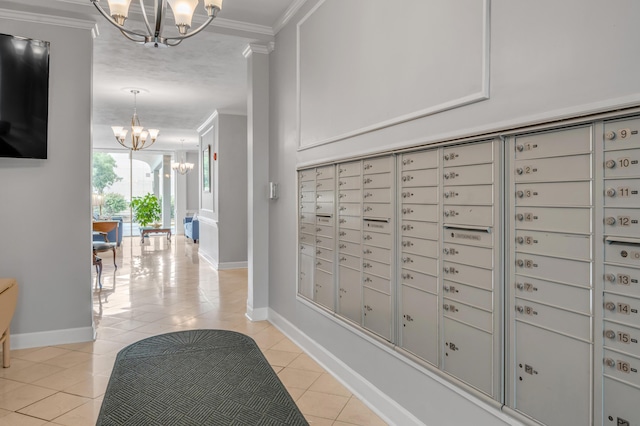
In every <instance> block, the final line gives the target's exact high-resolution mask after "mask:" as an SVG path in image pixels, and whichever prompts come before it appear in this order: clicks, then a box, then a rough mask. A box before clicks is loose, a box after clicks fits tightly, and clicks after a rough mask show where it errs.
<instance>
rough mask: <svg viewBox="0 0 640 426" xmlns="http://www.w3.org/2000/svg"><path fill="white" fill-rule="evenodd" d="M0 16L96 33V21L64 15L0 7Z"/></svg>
mask: <svg viewBox="0 0 640 426" xmlns="http://www.w3.org/2000/svg"><path fill="white" fill-rule="evenodd" d="M0 18H2V19H11V20H14V21H23V22H35V23H37V24H48V25H57V26H60V27H68V28H79V29H82V30H90V31H91V32H92V33H93V34H96V33H97V27H96V23H95V22H93V21H90V20H89V21H88V20H83V19H76V18H68V17H64V16H52V15H45V14H41V13H33V12H24V11H16V10H9V9H0Z"/></svg>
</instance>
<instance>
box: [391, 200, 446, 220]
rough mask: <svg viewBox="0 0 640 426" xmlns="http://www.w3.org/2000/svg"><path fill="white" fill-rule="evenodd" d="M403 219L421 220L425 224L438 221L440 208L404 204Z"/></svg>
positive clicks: (428, 205) (427, 205)
mask: <svg viewBox="0 0 640 426" xmlns="http://www.w3.org/2000/svg"><path fill="white" fill-rule="evenodd" d="M400 212H401V213H402V218H403V219H409V220H420V221H425V222H437V221H438V206H437V205H431V204H402V209H401V210H400Z"/></svg>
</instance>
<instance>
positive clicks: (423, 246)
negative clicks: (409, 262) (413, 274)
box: [400, 237, 438, 257]
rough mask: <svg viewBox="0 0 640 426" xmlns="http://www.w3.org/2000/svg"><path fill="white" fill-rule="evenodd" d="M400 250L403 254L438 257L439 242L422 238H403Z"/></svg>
mask: <svg viewBox="0 0 640 426" xmlns="http://www.w3.org/2000/svg"><path fill="white" fill-rule="evenodd" d="M400 248H401V250H402V252H403V253H413V254H419V255H422V256H426V257H438V242H437V241H432V240H424V239H422V238H411V237H402V242H401V243H400Z"/></svg>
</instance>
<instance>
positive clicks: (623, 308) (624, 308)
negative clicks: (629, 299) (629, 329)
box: [618, 303, 631, 315]
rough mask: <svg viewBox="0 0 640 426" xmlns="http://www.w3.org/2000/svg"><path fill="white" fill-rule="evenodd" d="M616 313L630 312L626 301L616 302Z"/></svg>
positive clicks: (626, 313) (627, 313)
mask: <svg viewBox="0 0 640 426" xmlns="http://www.w3.org/2000/svg"><path fill="white" fill-rule="evenodd" d="M618 313H620V314H625V315H629V314H630V313H631V307H630V306H629V305H628V304H626V303H618Z"/></svg>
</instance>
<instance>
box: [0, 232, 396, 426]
mask: <svg viewBox="0 0 640 426" xmlns="http://www.w3.org/2000/svg"><path fill="white" fill-rule="evenodd" d="M124 240H125V241H124V242H123V246H122V248H120V249H119V250H118V256H117V262H118V266H119V267H118V269H117V270H115V269H114V268H113V264H112V262H111V258H110V257H109V256H103V259H104V260H103V264H104V271H103V289H102V291H98V289H97V288H96V287H95V284H96V282H95V281H94V283H93V284H91V285H93V286H94V290H93V300H94V321H95V324H96V327H97V332H98V338H97V340H96V341H95V342H88V343H77V344H69V345H60V346H51V347H41V348H32V349H22V350H13V351H11V356H12V365H11V367H10V368H7V369H3V368H0V426H22V425H24V426H41V425H67V426H88V425H94V424H95V422H96V419H97V417H98V412H99V411H100V404H101V403H102V396H103V394H104V392H105V389H106V386H107V382H108V380H109V375H110V373H111V369H112V367H113V362H114V360H115V356H116V354H117V352H118V351H119V350H120V349H122V348H123V347H125V346H126V345H128V344H130V343H133V342H135V341H137V340H140V339H144V338H146V337H149V336H153V335H155V334H161V333H166V332H171V331H179V330H188V329H196V328H219V329H227V330H235V331H239V332H242V333H245V334H248V335H249V336H251V337H252V338H253V339H254V340H255V341H256V342H257V343H258V346H259V347H260V348H261V349H262V350H263V352H264V354H265V356H266V358H267V359H268V360H269V362H270V363H271V365H272V366H273V368H274V369H275V371H276V372H277V373H278V375H279V377H280V380H282V382H283V383H284V385H285V386H286V387H287V389H288V390H289V393H290V394H291V396H292V397H293V399H294V400H295V401H296V403H297V404H298V406H299V407H300V410H301V411H302V413H303V414H304V415H305V417H306V418H307V420H308V421H309V423H310V424H311V425H321V426H324V425H336V426H340V425H343V426H346V425H384V424H385V423H384V422H383V421H382V420H381V419H380V418H379V417H377V416H376V415H375V414H374V413H373V412H372V411H371V410H369V409H368V408H367V407H366V406H365V405H364V404H363V403H362V402H360V401H359V400H358V399H357V398H356V397H355V396H353V395H352V394H351V393H350V392H349V390H347V389H346V388H345V387H343V386H342V385H341V384H340V383H339V382H338V381H337V380H336V379H334V378H333V377H332V376H331V375H330V374H328V373H327V372H326V371H325V370H324V369H323V368H322V367H321V366H320V365H318V364H317V363H316V362H314V361H313V360H312V359H311V358H310V357H309V356H307V355H306V354H305V353H303V352H302V350H301V349H300V348H298V346H296V345H295V344H294V343H293V342H292V341H290V340H289V339H288V338H286V337H285V336H284V335H283V334H282V333H280V332H279V331H278V330H277V329H276V328H275V327H273V326H272V325H271V324H269V322H267V321H261V322H254V323H252V322H250V321H248V320H247V319H246V318H245V316H244V312H245V307H246V299H247V271H246V270H245V269H238V270H231V271H219V272H218V271H215V270H214V269H213V268H211V267H210V266H209V265H208V264H207V263H206V262H201V261H200V260H199V258H198V245H197V244H193V243H191V242H188V241H185V239H184V237H183V236H175V237H174V238H173V242H172V243H171V244H167V243H166V240H165V239H164V238H162V237H151V238H150V241H149V242H147V243H146V244H145V245H144V246H141V245H140V242H139V239H138V238H134V239H133V240H131V239H129V238H125V239H124ZM93 277H94V280H95V270H94V273H93ZM87 285H90V284H89V283H87Z"/></svg>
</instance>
